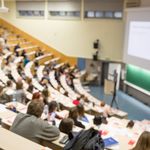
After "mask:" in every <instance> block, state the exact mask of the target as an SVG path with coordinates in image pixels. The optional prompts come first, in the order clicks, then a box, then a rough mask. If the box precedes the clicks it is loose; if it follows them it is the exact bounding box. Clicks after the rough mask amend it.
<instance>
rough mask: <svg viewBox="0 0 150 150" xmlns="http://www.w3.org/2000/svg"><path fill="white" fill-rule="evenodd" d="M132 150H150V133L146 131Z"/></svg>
mask: <svg viewBox="0 0 150 150" xmlns="http://www.w3.org/2000/svg"><path fill="white" fill-rule="evenodd" d="M132 150H150V132H148V131H144V132H143V133H142V134H141V135H140V137H139V139H138V141H137V143H136V145H135V147H134V148H133V149H132Z"/></svg>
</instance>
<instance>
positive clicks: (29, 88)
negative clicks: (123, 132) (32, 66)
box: [26, 77, 34, 93]
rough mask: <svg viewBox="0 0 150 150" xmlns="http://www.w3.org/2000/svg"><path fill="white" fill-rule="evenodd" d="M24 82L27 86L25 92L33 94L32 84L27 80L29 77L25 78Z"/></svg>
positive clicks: (30, 80)
mask: <svg viewBox="0 0 150 150" xmlns="http://www.w3.org/2000/svg"><path fill="white" fill-rule="evenodd" d="M26 82H27V84H28V88H27V91H28V92H30V93H32V92H33V89H34V86H33V84H32V79H31V78H29V77H27V78H26Z"/></svg>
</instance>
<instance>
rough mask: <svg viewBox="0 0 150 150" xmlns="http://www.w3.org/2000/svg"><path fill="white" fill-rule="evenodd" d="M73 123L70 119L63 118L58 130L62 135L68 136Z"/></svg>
mask: <svg viewBox="0 0 150 150" xmlns="http://www.w3.org/2000/svg"><path fill="white" fill-rule="evenodd" d="M73 125H74V121H73V120H72V119H71V118H64V119H62V120H61V122H60V124H59V130H60V131H61V132H63V133H66V134H69V133H70V132H71V131H72V129H73Z"/></svg>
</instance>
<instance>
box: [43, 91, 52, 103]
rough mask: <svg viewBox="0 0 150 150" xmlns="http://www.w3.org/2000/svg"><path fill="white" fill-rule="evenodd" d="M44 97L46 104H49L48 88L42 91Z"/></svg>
mask: <svg viewBox="0 0 150 150" xmlns="http://www.w3.org/2000/svg"><path fill="white" fill-rule="evenodd" d="M42 97H43V102H44V104H45V105H46V104H48V102H49V101H50V92H49V90H48V88H44V90H43V91H42Z"/></svg>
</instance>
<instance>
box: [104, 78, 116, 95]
mask: <svg viewBox="0 0 150 150" xmlns="http://www.w3.org/2000/svg"><path fill="white" fill-rule="evenodd" d="M114 86H115V83H114V81H112V80H107V79H105V81H104V93H105V95H113V93H114Z"/></svg>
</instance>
